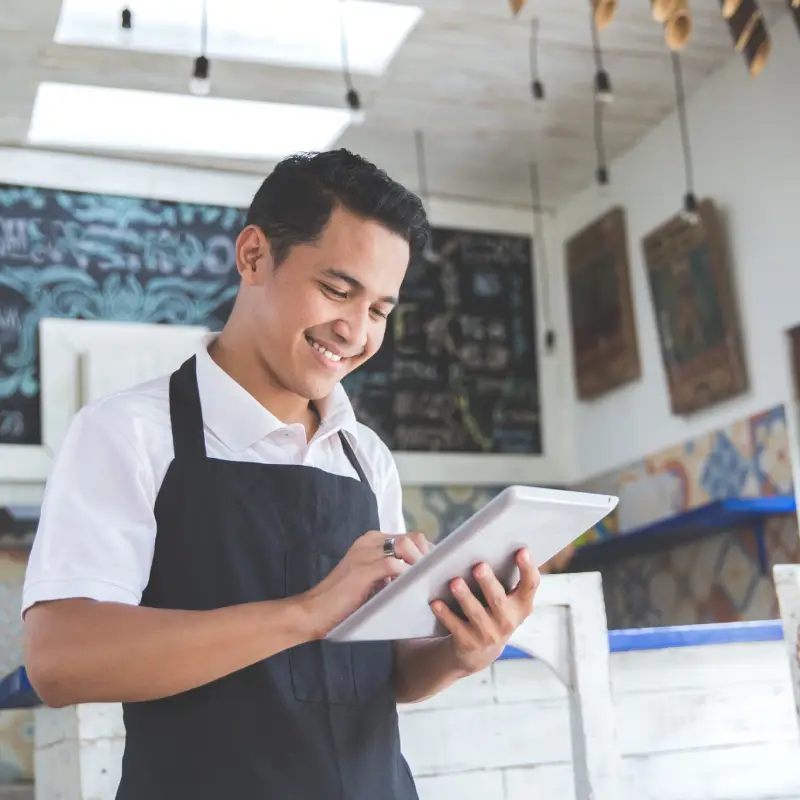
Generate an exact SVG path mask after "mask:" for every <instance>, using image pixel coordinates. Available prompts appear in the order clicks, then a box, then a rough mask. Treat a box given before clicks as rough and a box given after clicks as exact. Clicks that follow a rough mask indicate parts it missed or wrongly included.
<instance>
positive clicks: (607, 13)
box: [592, 0, 617, 31]
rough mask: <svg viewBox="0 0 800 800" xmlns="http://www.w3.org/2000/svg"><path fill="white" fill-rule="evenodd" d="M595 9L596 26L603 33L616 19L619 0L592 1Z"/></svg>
mask: <svg viewBox="0 0 800 800" xmlns="http://www.w3.org/2000/svg"><path fill="white" fill-rule="evenodd" d="M592 8H593V9H594V24H595V25H596V26H597V30H598V31H601V30H603V28H605V27H606V26H607V25H608V23H609V22H611V20H612V19H613V18H614V14H615V12H616V10H617V0H592Z"/></svg>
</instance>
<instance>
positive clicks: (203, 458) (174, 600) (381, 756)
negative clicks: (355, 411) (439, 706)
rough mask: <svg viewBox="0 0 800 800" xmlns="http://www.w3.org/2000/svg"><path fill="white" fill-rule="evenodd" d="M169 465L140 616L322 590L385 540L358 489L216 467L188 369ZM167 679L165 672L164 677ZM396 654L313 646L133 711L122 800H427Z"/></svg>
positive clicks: (326, 479)
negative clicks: (404, 712) (410, 746)
mask: <svg viewBox="0 0 800 800" xmlns="http://www.w3.org/2000/svg"><path fill="white" fill-rule="evenodd" d="M170 417H171V424H172V435H173V442H174V447H175V458H174V460H173V461H172V463H171V464H170V466H169V469H168V470H167V474H166V476H165V477H164V482H163V484H162V487H161V490H160V491H159V494H158V497H157V500H156V505H155V516H156V521H157V526H158V527H157V535H156V542H155V551H154V554H153V562H152V567H151V571H150V578H149V582H148V585H147V588H146V589H145V591H144V594H143V596H142V602H141V605H143V606H149V607H152V608H171V609H185V610H210V609H215V608H221V607H224V606H229V605H236V604H240V603H250V602H258V601H263V600H276V599H280V598H284V597H290V596H293V595H296V594H299V593H301V592H304V591H306V590H308V589H310V588H311V587H312V586H314V585H316V584H317V583H319V581H320V580H322V579H323V578H324V577H325V576H326V575H327V574H328V573H329V572H330V571H331V570H332V569H333V567H334V566H335V565H336V564H337V563H338V562H339V561H340V560H341V558H342V557H343V556H344V555H345V553H346V552H347V551H348V549H349V548H350V546H351V545H352V543H353V542H354V541H355V540H356V539H357V538H358V537H359V536H361V535H362V534H363V533H365V532H366V531H368V530H377V529H378V528H379V519H378V506H377V501H376V498H375V495H374V493H373V492H372V490H371V488H370V486H369V484H368V482H367V480H366V477H365V475H364V472H363V470H362V469H361V466H360V464H359V463H358V460H357V458H356V456H355V453H354V452H353V450H352V448H351V447H350V444H349V443H348V441H347V439H346V438H345V437H344V435H343V434H342V433H341V432H340V433H339V440H340V442H341V446H342V448H343V449H344V452H345V454H346V455H347V457H348V459H349V460H350V462H351V463H352V465H353V467H354V469H355V471H356V473H357V474H358V476H359V477H358V479H357V480H356V479H353V478H350V477H346V476H341V475H334V474H332V473H329V472H326V471H324V470H321V469H318V468H315V467H306V466H302V465H274V464H259V463H250V462H239V461H226V460H222V459H215V458H210V457H208V456H207V455H206V451H205V439H204V434H203V418H202V411H201V406H200V398H199V394H198V389H197V377H196V372H195V359H194V357H192V358H190V359H189V360H188V361H186V362H185V363H184V364H183V366H182V367H181V368H180V369H179V370H178V371H177V372H175V373H174V374H173V375H172V376H171V379H170ZM164 669H169V664H164ZM392 670H393V659H392V647H391V644H390V643H389V642H363V643H362V642H359V643H353V644H346V643H333V642H326V641H321V642H308V643H306V644H303V645H300V646H298V647H294V648H291V649H290V650H286V651H284V652H281V653H278V654H277V655H275V656H273V657H271V658H268V659H265V660H264V661H261V662H258V663H256V664H254V665H252V666H250V667H248V668H246V669H243V670H240V671H239V672H236V673H234V674H232V675H229V676H227V677H224V678H221V679H219V680H217V681H214V682H212V683H210V684H207V685H205V686H201V687H198V688H196V689H192V690H190V691H188V692H184V693H182V694H179V695H175V696H173V697H168V698H165V699H161V700H154V701H147V702H142V703H126V704H123V714H124V719H125V727H126V743H125V754H124V757H123V764H122V779H121V781H120V786H119V790H118V793H117V800H175V798H176V797H186V798H191V800H273V799H274V800H295V799H296V800H329V799H330V800H378V799H380V800H417V793H416V789H415V788H414V781H413V779H412V777H411V773H410V770H409V768H408V765H407V764H406V762H405V759H404V758H403V756H402V754H401V752H400V737H399V730H398V719H397V708H396V701H395V695H394V686H393V674H392Z"/></svg>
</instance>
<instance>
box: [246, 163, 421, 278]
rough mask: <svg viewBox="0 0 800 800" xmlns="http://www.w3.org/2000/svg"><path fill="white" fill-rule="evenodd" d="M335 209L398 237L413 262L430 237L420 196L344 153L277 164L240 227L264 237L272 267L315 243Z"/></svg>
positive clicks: (380, 171) (379, 170) (254, 199)
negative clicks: (293, 251) (294, 250)
mask: <svg viewBox="0 0 800 800" xmlns="http://www.w3.org/2000/svg"><path fill="white" fill-rule="evenodd" d="M338 206H341V207H343V208H345V209H347V210H348V211H351V212H353V213H354V214H358V215H360V216H363V217H364V218H365V219H371V220H375V221H376V222H379V223H380V224H382V225H383V226H385V227H386V228H387V229H388V230H390V231H392V232H393V233H396V234H398V235H399V236H402V237H403V238H404V239H405V240H406V241H407V242H408V244H409V248H410V250H411V258H412V259H413V257H414V255H415V254H417V253H419V252H421V251H422V249H423V248H424V247H425V244H426V242H427V240H428V236H429V235H430V229H429V226H428V219H427V216H426V214H425V208H424V206H423V205H422V201H421V200H420V199H419V197H417V195H415V194H414V193H413V192H410V191H409V190H408V189H406V188H405V187H404V186H401V185H400V184H399V183H397V182H396V181H393V180H392V179H391V178H390V177H389V176H388V175H387V174H386V173H385V172H384V171H383V170H381V169H378V167H376V166H375V165H374V164H371V163H370V162H369V161H367V160H366V159H364V158H362V157H361V156H358V155H355V154H353V153H351V152H350V151H348V150H344V149H339V150H329V151H326V152H322V153H297V154H295V155H292V156H289V157H288V158H285V159H283V160H282V161H280V162H279V163H278V164H277V166H276V167H275V168H274V169H273V171H272V172H271V173H270V174H269V175H268V176H267V178H266V180H265V181H264V182H263V183H262V184H261V186H260V188H259V189H258V191H257V192H256V194H255V197H254V198H253V202H252V203H251V204H250V208H249V209H248V211H247V217H246V219H245V225H256V226H258V227H259V228H260V229H261V230H262V231H263V232H264V235H265V236H266V237H267V239H268V240H269V243H270V248H271V250H272V258H273V261H274V263H275V266H276V267H277V266H279V265H280V263H281V262H282V261H283V260H284V259H285V258H286V257H287V256H288V255H289V252H290V251H291V249H292V247H294V246H295V245H298V244H311V243H312V242H315V241H317V239H318V238H319V237H320V236H321V235H322V232H323V231H324V229H325V226H326V225H327V224H328V220H329V219H330V216H331V212H332V211H333V210H334V208H336V207H338Z"/></svg>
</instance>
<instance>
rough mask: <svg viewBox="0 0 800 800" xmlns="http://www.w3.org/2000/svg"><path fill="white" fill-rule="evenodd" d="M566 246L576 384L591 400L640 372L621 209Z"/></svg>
mask: <svg viewBox="0 0 800 800" xmlns="http://www.w3.org/2000/svg"><path fill="white" fill-rule="evenodd" d="M565 249H566V260H567V292H568V296H569V312H570V322H571V326H572V355H573V364H574V370H575V386H576V390H577V394H578V397H579V398H580V399H581V400H591V399H595V398H597V397H600V396H602V395H604V394H606V393H607V392H610V391H611V390H613V389H617V388H619V387H620V386H623V385H625V384H627V383H630V382H631V381H634V380H636V379H637V378H639V377H640V375H641V362H640V358H639V344H638V340H637V336H636V322H635V320H634V316H633V300H632V298H631V285H630V270H629V265H628V245H627V229H626V224H625V212H624V210H623V209H622V208H620V207H618V206H617V207H614V208H612V209H611V210H609V211H608V212H607V213H605V214H604V215H603V216H601V217H599V218H598V219H596V220H595V221H594V222H592V223H590V224H589V225H587V226H586V227H585V228H583V229H582V230H580V231H579V232H578V233H576V234H575V235H574V236H573V237H572V238H570V239H569V240H568V241H567V242H566V245H565Z"/></svg>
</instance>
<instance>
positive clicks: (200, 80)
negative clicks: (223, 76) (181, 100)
mask: <svg viewBox="0 0 800 800" xmlns="http://www.w3.org/2000/svg"><path fill="white" fill-rule="evenodd" d="M202 4H203V5H202V18H201V22H200V55H199V56H198V57H197V58H196V59H195V60H194V68H193V70H192V77H191V79H190V80H189V91H190V92H191V93H192V94H194V95H198V96H201V97H203V96H205V95H207V94H209V92H210V91H211V62H210V61H209V60H208V57H207V56H206V52H207V50H208V8H207V7H206V0H202Z"/></svg>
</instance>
